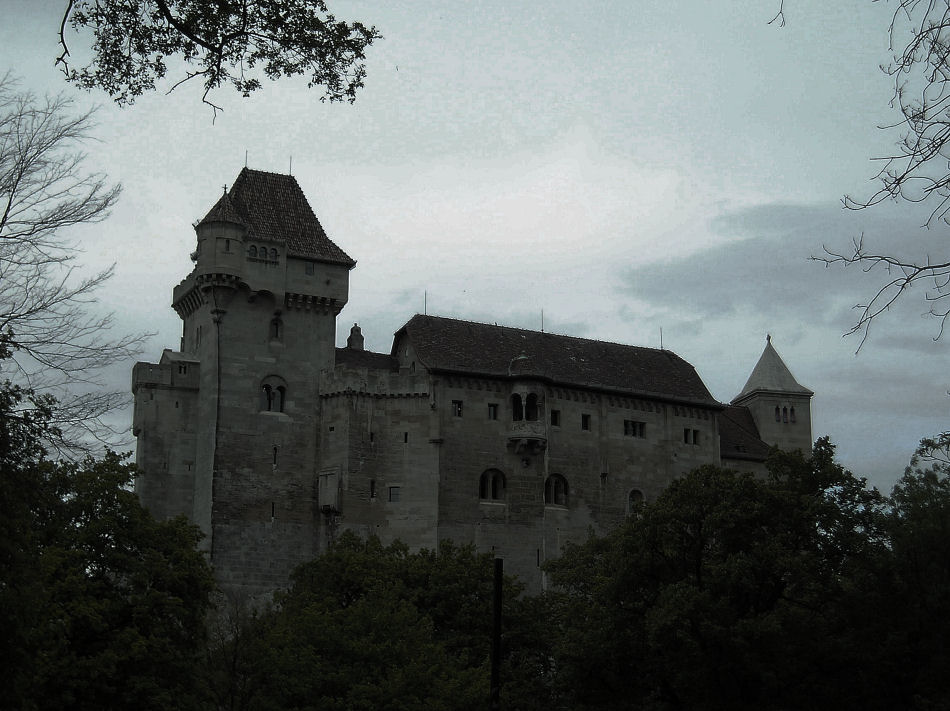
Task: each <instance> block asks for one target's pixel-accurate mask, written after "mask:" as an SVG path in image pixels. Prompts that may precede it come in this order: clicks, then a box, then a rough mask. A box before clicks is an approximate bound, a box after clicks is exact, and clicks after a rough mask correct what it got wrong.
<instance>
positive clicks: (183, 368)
mask: <svg viewBox="0 0 950 711" xmlns="http://www.w3.org/2000/svg"><path fill="white" fill-rule="evenodd" d="M187 372H188V366H187V365H185V364H184V363H179V364H178V374H179V375H184V374H185V373H187Z"/></svg>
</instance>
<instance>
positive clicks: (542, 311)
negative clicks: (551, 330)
mask: <svg viewBox="0 0 950 711" xmlns="http://www.w3.org/2000/svg"><path fill="white" fill-rule="evenodd" d="M541 333H544V309H541Z"/></svg>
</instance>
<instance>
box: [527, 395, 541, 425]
mask: <svg viewBox="0 0 950 711" xmlns="http://www.w3.org/2000/svg"><path fill="white" fill-rule="evenodd" d="M524 418H525V419H526V420H530V421H531V422H536V421H537V419H538V396H537V395H535V394H534V393H530V394H529V395H528V399H527V400H526V401H525V407H524Z"/></svg>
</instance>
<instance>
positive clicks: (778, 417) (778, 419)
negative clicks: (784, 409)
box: [775, 405, 782, 422]
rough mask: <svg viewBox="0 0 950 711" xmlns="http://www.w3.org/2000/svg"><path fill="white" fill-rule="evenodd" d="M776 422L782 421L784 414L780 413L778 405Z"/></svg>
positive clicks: (776, 407)
mask: <svg viewBox="0 0 950 711" xmlns="http://www.w3.org/2000/svg"><path fill="white" fill-rule="evenodd" d="M775 421H776V422H781V421H782V413H781V412H780V411H779V409H778V405H776V406H775Z"/></svg>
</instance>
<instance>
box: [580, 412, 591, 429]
mask: <svg viewBox="0 0 950 711" xmlns="http://www.w3.org/2000/svg"><path fill="white" fill-rule="evenodd" d="M581 429H582V430H590V415H588V414H586V413H585V414H583V415H581Z"/></svg>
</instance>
